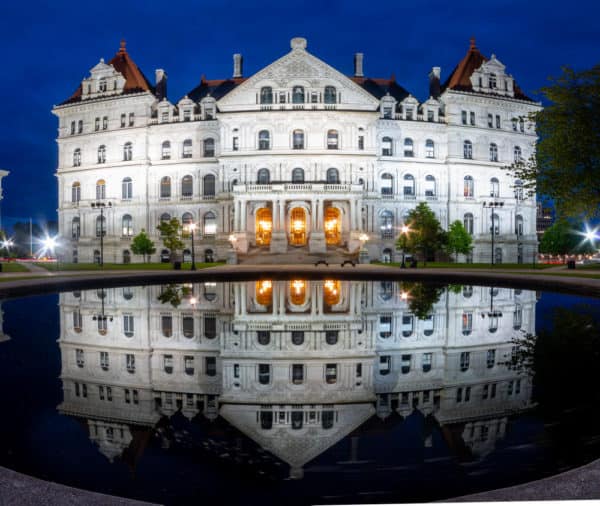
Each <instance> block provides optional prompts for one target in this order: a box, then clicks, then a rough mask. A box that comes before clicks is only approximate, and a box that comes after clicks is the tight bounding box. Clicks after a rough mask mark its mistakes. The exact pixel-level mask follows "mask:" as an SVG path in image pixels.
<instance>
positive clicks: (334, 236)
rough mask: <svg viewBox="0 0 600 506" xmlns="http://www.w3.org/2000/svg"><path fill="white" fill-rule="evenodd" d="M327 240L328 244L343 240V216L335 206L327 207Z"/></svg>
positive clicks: (338, 242)
mask: <svg viewBox="0 0 600 506" xmlns="http://www.w3.org/2000/svg"><path fill="white" fill-rule="evenodd" d="M325 242H326V243H327V244H328V245H335V244H340V243H341V242H342V217H341V213H340V210H339V209H337V208H335V207H328V208H327V209H325Z"/></svg>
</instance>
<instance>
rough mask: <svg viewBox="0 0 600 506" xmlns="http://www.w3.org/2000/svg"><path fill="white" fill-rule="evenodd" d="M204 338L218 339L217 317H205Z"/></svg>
mask: <svg viewBox="0 0 600 506" xmlns="http://www.w3.org/2000/svg"><path fill="white" fill-rule="evenodd" d="M204 337H206V339H214V338H215V337H217V318H216V317H215V316H205V317H204Z"/></svg>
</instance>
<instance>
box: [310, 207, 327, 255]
mask: <svg viewBox="0 0 600 506" xmlns="http://www.w3.org/2000/svg"><path fill="white" fill-rule="evenodd" d="M308 249H309V251H310V253H326V252H327V245H326V244H325V233H324V232H323V200H322V199H320V198H317V199H316V200H315V227H314V229H313V230H312V231H311V234H310V239H309V240H308Z"/></svg>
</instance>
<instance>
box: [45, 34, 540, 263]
mask: <svg viewBox="0 0 600 506" xmlns="http://www.w3.org/2000/svg"><path fill="white" fill-rule="evenodd" d="M306 48H307V41H306V40H305V39H303V38H294V39H292V41H291V50H290V51H289V52H288V53H287V54H285V55H283V56H282V57H281V58H279V59H278V60H276V61H275V62H273V63H271V64H269V65H268V66H267V67H265V68H263V69H261V70H259V71H258V72H256V73H254V74H253V75H251V76H250V77H243V73H242V57H241V55H238V54H236V55H234V65H233V75H232V77H230V78H226V79H220V80H207V79H205V78H204V77H202V79H201V81H200V83H199V84H198V85H197V86H196V87H194V88H193V89H191V90H190V91H189V92H188V93H187V94H186V95H185V96H184V97H181V98H179V99H177V100H174V101H171V100H169V98H168V97H167V74H166V73H165V72H164V71H163V70H161V69H159V70H156V80H155V82H154V83H151V82H150V81H149V80H148V79H146V77H145V76H144V75H143V74H142V72H141V71H140V69H139V68H138V67H137V66H136V65H135V63H134V62H133V60H132V59H131V57H130V56H129V53H128V52H127V50H126V48H125V44H124V43H122V45H121V48H120V50H119V52H118V53H117V54H116V55H115V56H114V57H113V58H112V59H111V60H110V61H109V62H108V63H106V62H104V60H103V59H101V60H100V62H99V63H98V64H97V65H96V66H94V67H93V68H92V69H91V71H90V75H89V77H86V78H85V79H83V81H82V82H81V84H80V85H79V87H78V88H77V90H76V92H75V93H74V94H73V95H72V96H71V97H70V98H69V99H67V100H66V101H64V102H63V103H61V104H60V105H57V106H55V107H54V109H53V113H54V114H55V115H56V116H57V117H58V119H59V129H58V131H59V134H58V150H59V152H58V160H59V161H58V169H57V176H58V183H59V198H58V201H59V202H58V207H59V218H60V232H61V235H62V236H63V237H64V238H66V239H67V240H68V241H69V247H68V253H67V254H66V258H64V260H67V261H82V262H92V261H99V259H100V244H99V237H100V235H101V234H102V233H104V234H105V235H106V237H105V238H104V243H103V244H104V258H105V259H106V260H107V261H111V262H129V261H132V260H134V259H133V258H132V253H131V244H130V243H131V238H132V236H133V235H135V234H137V233H139V232H140V230H141V229H146V231H147V232H148V233H149V234H150V235H151V237H152V239H153V240H155V241H156V243H157V245H158V246H159V247H158V249H157V252H156V256H155V260H158V259H159V258H161V256H164V255H165V254H167V253H168V252H167V251H161V248H160V237H159V235H158V231H157V230H156V226H157V225H158V224H159V223H160V221H161V220H166V219H170V218H171V217H177V218H179V219H180V220H181V221H182V222H183V223H184V224H189V223H192V222H193V223H195V224H196V225H197V227H198V228H197V231H196V233H195V234H194V240H195V250H196V251H197V252H200V255H199V256H200V257H206V258H209V257H214V258H224V257H225V256H226V251H227V249H228V248H229V247H230V244H229V238H230V237H231V236H233V237H235V247H236V249H237V250H238V251H239V253H240V254H246V253H248V252H249V251H251V250H255V252H256V253H260V251H261V250H262V251H268V252H271V253H285V252H287V251H305V252H306V253H322V254H324V253H326V252H327V251H333V250H338V251H340V250H342V251H345V252H355V251H357V249H358V248H359V247H360V244H361V241H360V239H359V237H361V236H362V235H363V234H367V235H368V236H369V241H368V243H367V245H366V247H367V248H368V250H369V254H370V257H371V258H376V259H382V260H394V259H395V258H394V257H397V256H398V253H397V252H396V247H395V242H396V239H397V238H398V236H399V234H400V229H401V226H402V224H403V223H405V222H406V220H407V215H408V213H409V212H410V210H411V209H414V207H415V206H416V205H417V204H418V203H419V202H427V203H428V204H429V206H430V207H431V208H432V210H433V211H434V212H435V214H436V216H437V218H438V219H439V221H440V223H441V224H442V226H443V227H444V228H446V229H447V228H448V226H449V224H450V223H452V222H453V221H455V220H460V221H461V222H463V223H464V225H465V227H466V228H467V230H468V231H469V232H470V233H471V234H472V235H473V238H474V249H473V252H472V255H471V256H470V258H469V259H468V260H471V259H472V260H473V261H476V262H483V261H486V262H487V261H490V256H491V255H492V254H493V255H494V257H495V260H496V262H497V263H500V262H503V261H507V262H527V261H530V260H531V258H532V255H533V254H534V253H535V251H537V237H536V234H535V198H525V195H524V192H523V188H522V184H521V182H520V181H519V180H515V179H514V178H513V177H511V176H510V175H509V173H508V172H507V171H505V170H502V168H503V167H504V166H507V165H510V164H511V163H512V162H513V161H514V160H520V159H522V158H524V159H527V158H529V157H530V155H531V153H532V152H533V148H534V144H535V141H536V134H535V125H533V124H532V123H531V122H530V121H529V120H528V119H527V118H528V117H529V114H530V113H532V112H534V111H537V110H539V109H540V104H539V103H537V102H534V101H533V100H531V99H530V98H529V97H527V96H526V95H525V94H524V93H523V92H522V91H521V89H520V88H519V87H518V86H517V84H516V82H515V80H514V79H513V77H512V75H510V74H508V73H507V72H506V67H505V65H504V64H503V63H501V62H500V61H499V60H498V59H497V58H496V56H495V55H492V56H491V57H490V58H488V57H486V56H484V55H483V54H482V53H481V52H480V51H479V49H478V48H477V47H476V45H475V41H474V40H472V41H471V45H470V47H469V49H468V51H467V53H466V55H465V56H464V58H463V59H462V60H460V62H459V63H458V65H457V66H456V68H455V69H454V70H453V71H452V72H451V73H450V75H449V76H448V77H447V79H446V80H445V81H442V80H441V79H442V77H441V70H440V68H439V67H433V68H432V70H431V72H430V74H429V93H428V99H427V100H425V101H424V102H419V101H418V100H417V99H416V98H415V97H414V96H413V95H412V94H411V93H409V92H408V91H407V90H405V89H404V88H403V87H402V86H401V85H400V84H398V83H397V82H396V80H395V78H394V77H391V78H386V79H382V78H371V77H366V76H365V73H364V69H363V55H362V54H361V53H357V54H355V55H354V74H353V75H351V76H346V75H344V74H342V73H341V72H339V71H338V70H336V69H334V68H333V67H331V66H330V65H328V64H327V63H325V62H324V61H322V60H320V59H318V58H317V57H315V56H313V55H312V54H311V53H309V52H308V51H307V49H306ZM96 201H103V202H106V203H108V202H110V203H111V208H110V209H106V212H105V213H104V215H103V219H104V221H103V222H102V221H101V217H100V213H99V211H98V210H97V209H93V208H92V207H91V205H90V204H91V203H92V202H96ZM490 202H492V203H498V204H502V207H500V206H498V207H497V208H494V209H493V211H492V210H491V209H490V208H489V207H486V204H489V203H490ZM492 233H493V234H494V235H495V237H494V251H492V250H491V246H492V238H491V234H492ZM190 250H191V245H190V244H189V239H188V245H187V248H186V252H184V256H185V255H189V251H190ZM135 260H136V261H137V260H139V261H141V257H140V258H139V259H138V258H135ZM463 260H464V258H463Z"/></svg>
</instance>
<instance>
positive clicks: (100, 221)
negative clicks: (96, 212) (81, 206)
mask: <svg viewBox="0 0 600 506" xmlns="http://www.w3.org/2000/svg"><path fill="white" fill-rule="evenodd" d="M105 235H106V216H104V215H103V216H96V237H102V236H105Z"/></svg>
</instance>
